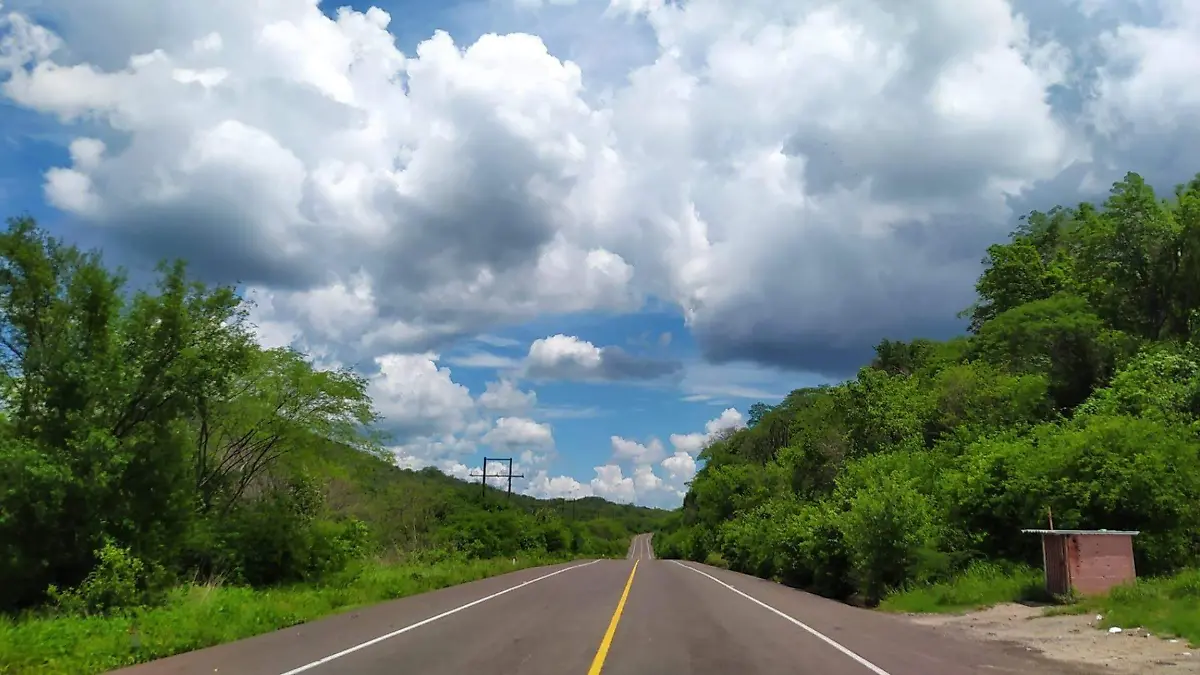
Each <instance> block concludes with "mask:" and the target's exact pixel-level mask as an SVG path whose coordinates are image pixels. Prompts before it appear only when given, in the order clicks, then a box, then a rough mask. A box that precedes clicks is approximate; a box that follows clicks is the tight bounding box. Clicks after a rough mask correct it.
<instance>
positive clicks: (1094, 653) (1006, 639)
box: [908, 604, 1200, 675]
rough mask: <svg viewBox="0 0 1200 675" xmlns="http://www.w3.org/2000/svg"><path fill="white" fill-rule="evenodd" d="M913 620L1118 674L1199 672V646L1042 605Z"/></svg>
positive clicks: (917, 616) (921, 616)
mask: <svg viewBox="0 0 1200 675" xmlns="http://www.w3.org/2000/svg"><path fill="white" fill-rule="evenodd" d="M908 616H909V618H911V619H912V620H913V621H914V622H916V623H919V624H922V625H925V626H934V627H938V628H940V629H943V630H949V631H956V632H962V633H966V634H967V635H969V636H971V637H973V638H976V639H981V640H986V641H988V642H999V643H1004V644H1006V645H1008V646H1010V647H1011V648H1022V647H1023V648H1024V649H1025V650H1027V651H1031V652H1036V653H1039V654H1041V655H1042V656H1044V657H1045V658H1048V659H1052V660H1055V661H1061V662H1064V663H1070V664H1074V665H1080V666H1084V667H1086V668H1087V669H1088V670H1089V671H1091V670H1094V672H1097V673H1116V674H1119V675H1180V674H1182V673H1189V674H1191V673H1195V674H1200V649H1194V648H1192V647H1190V646H1189V645H1188V643H1187V640H1175V641H1171V640H1168V639H1160V638H1158V637H1155V636H1153V635H1151V634H1149V633H1148V632H1146V631H1145V630H1143V629H1141V628H1139V627H1136V626H1128V627H1122V630H1121V632H1119V633H1110V632H1108V631H1107V630H1104V629H1101V628H1097V626H1096V624H1097V619H1096V615H1094V614H1092V615H1084V616H1079V615H1073V616H1045V615H1044V613H1043V610H1042V608H1040V607H1027V606H1025V605H1017V604H1003V605H997V606H995V607H992V608H990V609H985V610H981V611H977V612H969V613H966V614H936V615H934V614H910V615H908Z"/></svg>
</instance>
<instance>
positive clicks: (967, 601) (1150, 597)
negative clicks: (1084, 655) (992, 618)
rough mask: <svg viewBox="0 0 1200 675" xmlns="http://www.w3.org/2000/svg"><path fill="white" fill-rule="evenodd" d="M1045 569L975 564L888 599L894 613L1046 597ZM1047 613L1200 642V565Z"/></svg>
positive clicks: (888, 608) (886, 604)
mask: <svg viewBox="0 0 1200 675" xmlns="http://www.w3.org/2000/svg"><path fill="white" fill-rule="evenodd" d="M1042 584H1043V578H1042V573H1041V571H1040V570H1035V569H1031V568H1028V567H1005V566H1000V565H995V564H990V563H989V564H976V565H974V566H972V567H971V568H969V569H968V570H967V571H966V572H964V573H963V574H961V575H959V576H957V577H955V578H953V579H951V580H949V581H945V582H941V583H936V584H929V585H924V586H912V587H909V588H906V589H904V590H902V591H898V592H895V593H893V594H891V595H889V596H888V597H887V598H885V599H884V601H883V603H882V604H881V605H880V609H883V610H886V611H892V612H920V613H934V612H960V611H966V610H971V609H979V608H983V607H990V606H992V605H995V604H998V603H1001V602H1021V601H1026V600H1046V599H1047V598H1046V594H1045V591H1044V590H1043V585H1042ZM1046 613H1047V614H1093V613H1094V614H1099V615H1101V616H1103V619H1101V621H1100V622H1099V624H1098V627H1100V628H1109V627H1112V626H1120V627H1122V628H1136V627H1141V628H1145V629H1146V630H1148V631H1150V632H1151V633H1152V634H1154V635H1159V636H1162V637H1178V638H1183V639H1186V640H1188V641H1189V642H1190V643H1191V644H1192V645H1200V569H1191V570H1184V571H1182V572H1180V573H1178V574H1176V575H1174V576H1169V577H1159V578H1144V579H1138V581H1137V582H1136V583H1133V584H1129V585H1125V586H1118V587H1117V588H1114V589H1113V590H1112V591H1110V592H1109V593H1108V594H1106V595H1100V596H1094V597H1084V598H1079V599H1077V600H1075V601H1074V602H1072V603H1070V604H1066V605H1061V606H1056V607H1049V608H1047V610H1046Z"/></svg>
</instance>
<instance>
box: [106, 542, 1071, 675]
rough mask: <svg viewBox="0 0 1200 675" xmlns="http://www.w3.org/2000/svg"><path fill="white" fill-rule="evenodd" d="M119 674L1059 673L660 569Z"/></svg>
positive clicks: (518, 586) (526, 586) (506, 583)
mask: <svg viewBox="0 0 1200 675" xmlns="http://www.w3.org/2000/svg"><path fill="white" fill-rule="evenodd" d="M116 672H119V673H123V674H125V675H299V674H300V673H307V674H309V675H334V674H335V673H339V674H340V673H347V674H354V675H358V674H361V675H397V674H403V675H409V674H412V675H466V674H468V673H469V674H470V675H573V674H578V675H600V674H601V673H603V675H778V674H783V673H788V674H795V675H959V674H963V675H966V674H974V673H979V674H981V675H982V674H988V675H1001V674H1009V673H1022V674H1029V673H1038V674H1042V673H1044V674H1047V675H1067V674H1068V673H1080V672H1084V671H1079V670H1068V669H1067V668H1066V667H1064V666H1058V665H1054V664H1052V663H1051V662H1049V661H1045V660H1042V659H1040V658H1038V657H1036V656H1034V655H1031V654H1029V653H1027V652H1025V651H1024V649H1023V648H1019V647H1017V648H1011V647H1004V646H1000V645H996V644H989V643H980V642H975V641H970V640H968V639H967V638H963V637H958V636H954V635H950V634H948V633H943V632H939V631H937V630H936V629H932V628H928V627H924V626H918V625H915V624H913V623H911V622H909V621H907V620H905V619H904V618H902V617H897V616H891V615H886V614H881V613H878V612H872V611H870V610H864V609H859V608H855V607H850V606H847V605H844V604H841V603H838V602H835V601H833V600H827V599H825V598H820V597H817V596H814V595H811V594H808V593H803V592H801V591H796V590H793V589H790V588H787V587H785V586H781V585H779V584H776V583H772V582H770V581H765V580H762V579H757V578H754V577H749V576H745V575H742V574H737V573H735V572H729V571H727V570H721V569H717V568H713V567H709V566H706V565H700V564H697V563H692V562H676V561H673V560H658V559H656V558H655V557H654V551H653V549H652V548H651V545H650V535H639V536H637V537H635V538H634V540H633V541H632V543H631V544H630V547H629V555H628V556H627V559H626V560H592V561H578V562H573V563H566V564H562V565H552V566H549V567H540V568H535V569H525V570H521V571H518V572H512V573H510V574H504V575H501V576H496V577H491V578H489V579H484V580H481V581H476V582H472V583H468V584H462V585H460V586H454V587H452V588H446V589H442V590H439V591H433V592H430V593H424V594H421V595H416V596H412V597H408V598H401V599H399V600H392V601H389V602H384V603H381V604H378V605H374V606H371V607H367V608H364V609H359V610H355V611H352V612H346V613H344V614H339V615H335V616H332V617H328V618H325V619H321V620H319V621H313V622H311V623H307V624H303V625H300V626H295V627H292V628H288V629H284V630H281V631H277V632H274V633H267V634H264V635H259V636H257V637H253V638H249V639H246V640H241V641H238V642H233V643H229V644H225V645H220V646H217V647H211V648H209V649H202V650H198V651H194V652H189V653H187V654H181V655H179V656H174V657H171V658H167V659H162V660H159V661H154V662H151V663H147V664H142V665H139V666H134V667H132V668H127V669H124V670H120V671H116Z"/></svg>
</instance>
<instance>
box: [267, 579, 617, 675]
mask: <svg viewBox="0 0 1200 675" xmlns="http://www.w3.org/2000/svg"><path fill="white" fill-rule="evenodd" d="M598 562H600V561H599V560H593V561H591V562H586V563H583V564H581V565H571V566H570V567H566V568H563V569H561V570H556V571H554V572H551V573H549V574H543V575H542V576H540V577H538V578H536V579H530V580H529V581H525V582H522V583H519V584H517V585H516V586H510V587H509V588H506V589H504V590H502V591H500V592H498V593H492V594H491V595H489V596H487V597H484V598H479V599H478V600H475V601H473V602H468V603H467V604H465V605H462V606H460V607H455V608H454V609H451V610H448V611H445V612H442V613H441V614H438V615H437V616H431V617H429V618H428V619H425V620H423V621H418V622H416V623H414V624H412V625H409V626H405V627H404V628H400V629H398V630H394V631H392V632H390V633H388V634H386V635H380V636H379V637H377V638H374V639H371V640H367V641H366V642H364V643H362V644H357V645H354V646H353V647H350V648H349V649H343V650H342V651H340V652H338V653H336V654H330V655H329V656H326V657H325V658H322V659H317V660H316V661H313V662H312V663H306V664H304V665H303V666H300V667H299V668H293V669H291V670H289V671H287V672H285V673H281V675H296V674H297V673H303V672H304V671H306V670H312V669H313V668H316V667H317V666H320V665H324V664H326V663H329V662H330V661H333V660H334V659H340V658H342V657H343V656H346V655H347V654H353V653H354V652H356V651H358V650H360V649H366V648H367V647H370V646H371V645H375V644H379V643H380V642H383V641H384V640H388V639H390V638H394V637H396V636H397V635H400V634H402V633H407V632H408V631H410V630H413V629H416V628H420V627H421V626H424V625H426V624H430V623H433V622H434V621H437V620H438V619H444V618H446V617H448V616H450V615H451V614H457V613H459V612H461V611H463V610H464V609H468V608H470V607H474V606H475V605H478V604H480V603H482V602H487V601H488V600H491V599H492V598H498V597H500V596H501V595H504V594H505V593H511V592H513V591H515V590H517V589H518V588H524V587H525V586H528V585H529V584H535V583H537V582H539V581H541V580H542V579H549V578H550V577H553V576H556V575H559V574H562V573H563V572H569V571H571V570H575V569H579V568H580V567H587V566H588V565H595V564H596V563H598Z"/></svg>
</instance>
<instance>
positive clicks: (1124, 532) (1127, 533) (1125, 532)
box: [1021, 530, 1141, 537]
mask: <svg viewBox="0 0 1200 675" xmlns="http://www.w3.org/2000/svg"><path fill="white" fill-rule="evenodd" d="M1021 532H1023V533H1025V534H1119V535H1125V536H1130V537H1133V536H1137V535H1139V534H1141V531H1139V530H1021Z"/></svg>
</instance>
